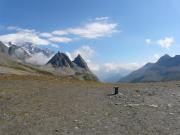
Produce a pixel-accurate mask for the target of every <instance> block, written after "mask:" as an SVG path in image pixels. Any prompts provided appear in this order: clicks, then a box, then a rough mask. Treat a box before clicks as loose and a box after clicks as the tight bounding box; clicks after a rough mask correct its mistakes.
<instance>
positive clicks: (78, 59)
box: [73, 54, 90, 71]
mask: <svg viewBox="0 0 180 135" xmlns="http://www.w3.org/2000/svg"><path fill="white" fill-rule="evenodd" d="M73 62H74V63H75V64H76V65H77V66H79V67H81V68H83V69H85V70H87V71H90V70H89V68H88V65H87V63H86V62H85V60H84V59H83V58H82V57H81V55H80V54H79V55H78V56H77V57H76V58H75V59H74V61H73Z"/></svg>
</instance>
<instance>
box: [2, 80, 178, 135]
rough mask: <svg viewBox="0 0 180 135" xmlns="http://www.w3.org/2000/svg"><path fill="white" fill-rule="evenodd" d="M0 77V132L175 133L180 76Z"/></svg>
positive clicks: (32, 134) (34, 134)
mask: <svg viewBox="0 0 180 135" xmlns="http://www.w3.org/2000/svg"><path fill="white" fill-rule="evenodd" d="M119 87H120V93H119V94H118V95H112V94H111V93H112V91H113V85H112V84H101V83H93V82H84V81H79V82H78V81H74V80H69V79H67V80H65V79H64V80H62V79H57V78H53V77H42V76H40V77H30V76H22V77H18V76H9V77H6V76H1V77H0V135H179V134H180V128H179V127H180V82H168V83H167V82H166V83H148V84H121V85H120V84H119Z"/></svg>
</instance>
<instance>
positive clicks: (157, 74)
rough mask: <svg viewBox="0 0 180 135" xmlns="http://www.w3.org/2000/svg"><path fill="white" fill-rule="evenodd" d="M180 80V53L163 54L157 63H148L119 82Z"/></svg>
mask: <svg viewBox="0 0 180 135" xmlns="http://www.w3.org/2000/svg"><path fill="white" fill-rule="evenodd" d="M174 80H180V55H176V56H174V57H171V56H169V55H167V54H166V55H164V56H162V57H161V58H160V59H159V60H158V61H157V62H156V63H147V64H146V65H144V66H143V67H141V68H140V69H138V70H136V71H134V72H132V73H130V74H129V75H127V76H126V77H123V78H122V79H120V80H119V81H118V82H131V83H139V82H160V81H174Z"/></svg>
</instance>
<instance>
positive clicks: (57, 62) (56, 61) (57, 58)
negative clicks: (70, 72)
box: [47, 52, 74, 68]
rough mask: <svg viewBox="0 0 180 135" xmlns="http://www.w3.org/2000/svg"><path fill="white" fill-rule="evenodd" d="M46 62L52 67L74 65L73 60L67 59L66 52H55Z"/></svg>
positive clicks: (70, 66) (71, 66)
mask: <svg viewBox="0 0 180 135" xmlns="http://www.w3.org/2000/svg"><path fill="white" fill-rule="evenodd" d="M47 64H51V65H52V66H53V67H69V68H73V67H74V64H73V62H72V61H71V60H70V59H69V57H68V56H67V55H66V54H64V53H60V52H58V53H57V54H55V55H54V57H52V58H51V59H50V60H49V61H48V63H47Z"/></svg>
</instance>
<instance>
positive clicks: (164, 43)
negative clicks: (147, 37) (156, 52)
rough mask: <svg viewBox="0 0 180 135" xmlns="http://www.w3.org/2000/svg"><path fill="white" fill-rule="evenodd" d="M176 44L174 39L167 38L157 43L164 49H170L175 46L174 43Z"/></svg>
mask: <svg viewBox="0 0 180 135" xmlns="http://www.w3.org/2000/svg"><path fill="white" fill-rule="evenodd" d="M174 42H175V40H174V38H173V37H166V38H164V39H160V40H158V41H157V43H158V44H159V45H160V46H161V47H164V48H169V47H171V46H172V45H173V43H174Z"/></svg>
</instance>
